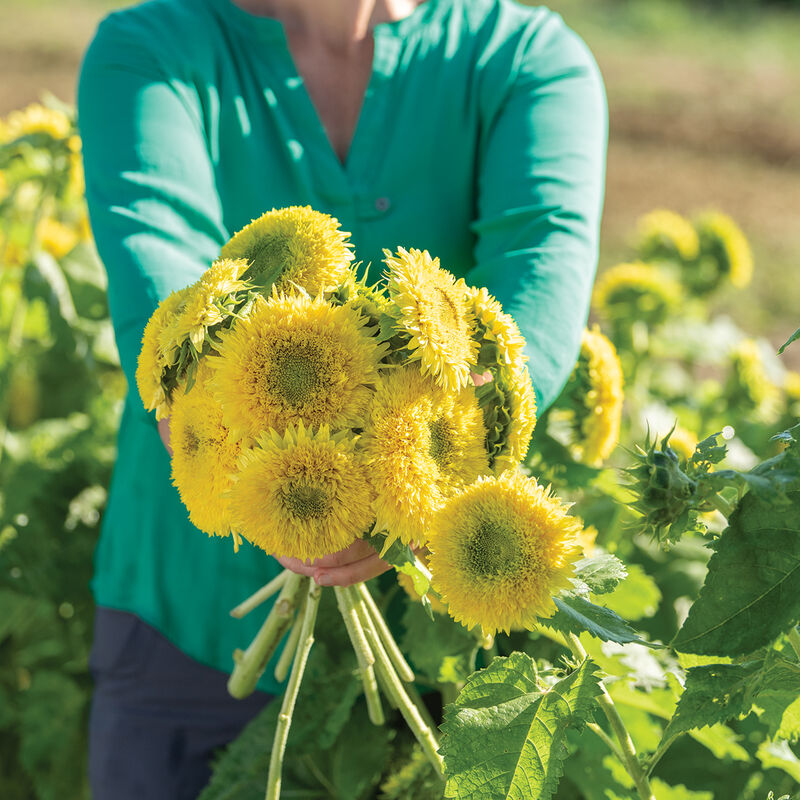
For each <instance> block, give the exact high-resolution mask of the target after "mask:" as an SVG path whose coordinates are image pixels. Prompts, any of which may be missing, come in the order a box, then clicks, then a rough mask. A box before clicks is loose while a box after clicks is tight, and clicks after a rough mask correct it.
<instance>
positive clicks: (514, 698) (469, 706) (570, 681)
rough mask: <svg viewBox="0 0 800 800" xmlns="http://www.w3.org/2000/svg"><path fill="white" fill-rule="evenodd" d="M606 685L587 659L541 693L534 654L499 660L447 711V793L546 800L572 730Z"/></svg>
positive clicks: (468, 798)
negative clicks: (569, 729) (601, 683)
mask: <svg viewBox="0 0 800 800" xmlns="http://www.w3.org/2000/svg"><path fill="white" fill-rule="evenodd" d="M600 691H601V689H600V685H599V678H598V675H597V672H596V667H595V665H594V664H593V663H592V662H591V661H590V660H589V659H587V660H585V661H584V662H583V663H582V664H581V666H580V667H579V668H578V669H577V670H575V672H573V673H572V674H571V675H569V676H567V677H566V678H563V679H562V680H560V681H559V682H558V683H556V684H555V685H553V686H552V687H551V688H550V689H549V690H548V691H547V692H545V693H542V692H541V691H539V687H538V684H537V674H536V667H535V665H534V662H533V660H532V659H531V658H530V656H528V655H525V654H524V653H512V654H511V655H510V656H509V657H508V658H496V659H495V660H494V661H493V662H492V663H491V664H490V665H489V666H488V667H487V668H486V669H484V670H480V671H479V672H476V673H475V674H474V675H472V677H471V678H470V679H469V680H468V681H467V683H466V685H465V686H464V689H463V690H462V691H461V693H460V694H459V696H458V699H457V700H456V702H455V703H453V704H452V705H450V706H448V707H447V708H446V709H445V719H444V722H443V724H442V732H443V734H444V738H443V740H442V748H441V752H442V754H443V756H444V762H445V775H446V777H447V786H446V789H445V797H447V798H458V800H495V798H496V799H497V800H530V798H532V797H535V798H537V800H548V798H550V797H551V796H552V794H553V792H554V791H555V790H556V787H557V786H558V781H559V779H560V777H561V774H562V772H563V762H564V759H565V758H566V756H567V748H566V731H567V729H568V728H570V727H573V726H580V725H582V724H583V723H584V722H585V721H586V720H587V719H588V718H589V716H590V715H591V713H592V709H593V706H594V698H595V697H596V696H597V695H598V694H600Z"/></svg>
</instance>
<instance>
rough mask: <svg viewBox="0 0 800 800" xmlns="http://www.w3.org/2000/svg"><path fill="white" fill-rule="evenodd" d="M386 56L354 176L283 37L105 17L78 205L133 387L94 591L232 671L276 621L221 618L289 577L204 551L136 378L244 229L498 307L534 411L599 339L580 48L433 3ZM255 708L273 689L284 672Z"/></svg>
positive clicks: (200, 20)
mask: <svg viewBox="0 0 800 800" xmlns="http://www.w3.org/2000/svg"><path fill="white" fill-rule="evenodd" d="M374 36H375V53H374V60H373V69H372V75H371V78H370V81H369V85H368V88H367V91H366V96H365V98H364V104H363V107H362V109H361V115H360V118H359V120H358V125H357V128H356V131H355V135H354V137H353V141H352V145H351V147H350V150H349V153H348V155H347V159H346V162H345V163H344V164H343V163H341V162H340V161H339V159H338V158H337V156H336V154H335V152H334V151H333V149H332V147H331V145H330V142H329V140H328V138H327V136H326V133H325V131H324V128H323V127H322V124H321V122H320V120H319V118H318V116H317V114H316V112H315V109H314V107H313V105H312V103H311V101H310V99H309V96H308V94H307V92H306V89H305V87H304V85H303V80H302V79H301V78H300V77H299V75H298V73H297V70H296V68H295V66H294V64H293V61H292V58H291V55H290V52H289V50H288V48H287V44H286V38H285V36H284V31H283V28H282V25H281V23H280V22H278V21H277V20H274V19H269V18H265V17H256V16H253V15H251V14H249V13H247V12H245V11H243V10H241V9H240V8H238V7H237V6H235V5H234V4H233V3H232V2H231V1H230V0H150V2H146V3H143V4H142V5H138V6H135V7H133V8H129V9H126V10H123V11H119V12H116V13H113V14H111V15H110V16H108V17H107V18H106V19H105V20H104V21H103V22H102V23H101V25H100V27H99V29H98V31H97V34H96V36H95V38H94V40H93V42H92V43H91V45H90V47H89V49H88V51H87V53H86V56H85V59H84V62H83V67H82V72H81V78H80V85H79V92H78V116H79V124H80V129H81V135H82V137H83V148H84V160H85V170H86V187H87V199H88V203H89V211H90V217H91V222H92V228H93V230H94V235H95V239H96V242H97V248H98V251H99V253H100V256H101V258H102V260H103V262H104V263H105V266H106V269H107V271H108V278H109V283H108V296H109V302H110V307H111V314H112V319H113V323H114V329H115V332H116V339H117V346H118V348H119V353H120V359H121V362H122V367H123V369H124V371H125V374H126V376H127V378H128V383H129V386H130V387H131V391H130V392H129V394H128V399H127V401H126V404H125V408H124V413H123V417H122V423H121V427H120V432H119V455H118V459H117V463H116V466H115V470H114V475H113V479H112V485H111V491H110V496H109V502H108V507H107V509H106V512H105V516H104V520H103V530H102V535H101V539H100V543H99V545H98V548H97V552H96V556H95V577H94V581H93V590H94V593H95V598H96V601H97V603H98V604H100V605H103V606H107V607H110V608H115V609H121V610H126V611H131V612H133V613H135V614H137V615H138V616H139V617H141V618H142V619H143V620H145V621H146V622H148V623H150V624H151V625H153V626H155V627H156V628H157V629H159V630H160V631H161V632H163V633H164V634H165V635H166V636H168V637H169V638H170V639H171V640H172V641H173V642H174V643H175V644H176V645H177V646H178V647H179V648H181V649H182V650H183V651H184V652H185V653H187V654H188V655H189V656H191V657H193V658H195V659H197V660H199V661H201V662H203V663H205V664H208V665H211V666H213V667H217V668H219V669H223V670H229V669H230V668H231V666H232V659H231V654H232V651H233V650H234V648H236V647H243V646H245V645H247V643H248V642H249V641H250V639H251V637H252V636H253V635H254V634H255V632H256V630H257V627H258V625H259V624H260V620H259V617H261V618H262V619H263V614H259V612H254V613H253V614H251V615H249V616H248V617H245V618H244V619H242V620H233V619H231V618H230V617H229V615H228V611H229V610H230V609H231V608H233V606H235V605H236V604H237V603H239V602H240V601H241V600H242V599H244V598H245V597H247V596H248V595H249V594H251V593H252V592H253V591H255V590H256V589H257V588H258V587H259V586H261V585H262V584H263V583H264V582H265V581H267V580H268V579H270V578H271V577H273V576H274V575H275V574H277V572H278V571H279V566H278V565H277V562H276V561H275V560H274V559H272V558H271V557H270V556H268V555H267V554H265V553H263V552H260V551H258V550H256V549H255V548H253V547H250V546H248V545H245V546H244V547H243V549H242V550H240V552H239V553H238V554H236V555H234V552H233V547H232V543H231V540H230V539H217V538H209V537H207V536H206V535H205V534H202V533H200V532H198V531H197V530H196V529H195V528H194V527H193V526H192V525H191V524H190V523H189V521H188V519H187V513H186V510H185V508H184V507H183V506H182V504H181V502H180V500H179V498H178V494H177V491H176V490H175V488H174V487H173V486H172V485H171V482H170V468H169V460H168V456H167V454H166V451H165V450H164V447H163V445H162V444H161V442H160V440H159V437H158V433H157V430H156V424H155V419H154V417H153V415H151V414H148V413H146V412H145V411H144V409H143V408H142V405H141V402H140V400H139V397H138V395H137V392H136V388H135V381H134V377H133V376H134V371H135V368H136V357H137V354H138V351H139V346H140V342H141V338H142V331H143V329H144V326H145V323H146V322H147V319H148V317H149V316H150V314H151V313H152V312H153V310H154V309H155V308H156V305H157V304H158V302H159V300H161V299H162V298H163V297H165V296H166V295H167V294H169V292H171V291H173V290H175V289H178V288H180V287H183V286H186V285H187V284H189V283H190V282H192V281H194V280H196V279H197V278H198V276H199V275H200V274H201V273H202V272H203V271H204V270H205V269H206V268H207V267H208V266H209V265H210V264H211V262H212V261H213V260H214V259H215V258H216V257H217V256H218V255H219V251H220V247H221V246H222V245H223V243H224V242H225V241H226V240H227V239H228V238H229V236H230V235H231V234H232V233H233V232H234V231H236V230H238V229H240V228H241V227H242V226H244V225H245V224H247V223H248V222H249V221H250V220H251V219H252V218H254V217H257V216H259V215H260V214H261V213H263V212H264V211H266V210H269V209H271V208H273V207H281V206H288V205H298V204H302V205H305V204H308V205H311V206H312V207H313V208H315V209H318V210H320V211H324V212H327V213H329V214H333V215H334V216H336V217H337V218H338V219H339V220H340V221H341V223H342V227H343V229H344V230H347V231H350V232H351V233H352V241H353V243H354V245H355V250H356V256H357V258H358V259H359V260H360V261H362V262H364V263H365V264H366V263H369V262H372V265H373V266H372V270H371V274H372V276H373V277H377V276H378V275H379V273H380V271H381V265H380V259H381V251H382V249H383V248H384V247H388V248H390V249H394V248H396V247H397V246H398V245H400V246H405V247H417V248H420V249H428V250H429V251H430V252H431V253H432V254H433V255H435V256H439V258H440V259H441V263H442V265H443V266H444V267H446V268H447V269H449V270H450V271H451V272H453V273H454V274H455V275H456V276H458V277H464V278H465V279H466V280H467V282H468V283H470V284H474V285H484V286H486V287H488V289H489V290H490V291H491V293H492V294H494V295H495V296H496V297H497V298H498V299H499V300H500V302H501V303H502V304H503V306H504V308H505V309H506V310H507V311H509V312H510V313H511V314H513V315H514V317H515V318H516V320H517V321H518V323H519V325H520V328H521V329H522V332H523V334H524V335H525V337H526V339H527V343H528V355H529V357H530V368H531V374H532V380H533V383H534V387H535V389H536V393H537V399H538V402H539V405H540V408H544V407H546V406H547V405H548V404H549V403H550V402H551V401H552V399H553V398H554V397H555V395H556V394H557V393H558V392H559V390H560V388H561V386H562V385H563V383H564V381H565V380H566V378H567V376H568V375H569V372H570V370H571V368H572V365H573V364H574V362H575V358H576V355H577V352H578V347H579V341H580V335H581V330H582V328H583V326H584V324H585V322H586V316H587V310H588V302H589V296H590V292H591V285H592V281H593V277H594V271H595V266H596V258H597V243H598V242H597V240H598V229H599V222H600V212H601V206H602V196H603V183H604V164H605V145H606V105H605V96H604V92H603V87H602V82H601V79H600V77H599V74H598V70H597V67H596V65H595V62H594V60H593V59H592V57H591V55H590V54H589V53H588V51H587V49H586V47H585V46H584V44H583V43H582V42H581V41H580V39H578V37H577V36H576V35H575V34H574V33H572V32H571V31H570V30H569V29H568V28H567V27H566V26H565V25H564V23H563V22H562V20H561V18H560V17H559V16H558V15H557V14H554V13H552V12H551V11H548V10H547V9H544V8H529V7H524V6H520V5H517V4H516V3H514V2H511V0H427V2H425V3H423V4H422V5H420V6H419V7H417V9H416V10H415V11H414V12H413V13H412V14H411V15H410V16H409V17H406V18H405V19H403V20H401V21H399V22H393V23H386V24H382V25H378V26H377V27H376V28H375V32H374ZM260 687H261V688H263V689H265V690H267V691H276V690H278V687H277V686H276V684H275V683H274V681H273V680H272V678H271V671H270V670H268V671H267V673H266V674H265V676H264V678H262V681H261V683H260Z"/></svg>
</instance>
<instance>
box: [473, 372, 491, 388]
mask: <svg viewBox="0 0 800 800" xmlns="http://www.w3.org/2000/svg"><path fill="white" fill-rule="evenodd" d="M470 377H471V378H472V383H473V384H474V385H475V386H483V384H484V383H489V382H490V381H491V380H492V373H491V372H489V370H488V369H487V370H486V372H484V373H483V375H478V373H477V372H470Z"/></svg>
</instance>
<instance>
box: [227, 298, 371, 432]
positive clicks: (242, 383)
mask: <svg viewBox="0 0 800 800" xmlns="http://www.w3.org/2000/svg"><path fill="white" fill-rule="evenodd" d="M217 350H218V351H219V355H220V357H219V358H215V359H214V360H213V365H214V366H215V368H216V369H217V374H218V381H217V396H218V398H219V400H220V402H221V403H222V404H223V406H224V407H225V419H226V423H227V424H230V426H231V427H232V428H235V429H236V431H237V434H239V435H242V436H251V437H257V436H259V435H260V434H262V433H264V432H266V431H269V430H270V428H274V429H276V430H277V431H278V433H280V434H283V433H284V431H285V430H286V428H287V426H289V425H290V424H295V425H297V424H299V423H300V422H302V423H303V424H305V425H310V426H313V427H318V426H320V425H330V426H331V428H333V429H340V428H351V427H360V426H361V425H362V424H363V420H364V417H365V415H366V412H367V407H368V405H369V403H370V400H371V398H372V394H373V386H374V384H375V383H376V382H377V380H378V372H377V367H378V363H379V362H380V359H381V356H382V354H383V351H384V348H383V346H382V345H380V344H379V343H378V342H377V340H376V339H375V337H373V336H370V334H369V329H367V328H365V319H364V318H363V317H361V315H360V314H358V313H357V312H356V311H353V310H352V309H350V308H348V307H346V306H330V305H328V304H327V303H326V302H325V301H324V300H323V299H322V298H317V299H316V300H312V299H310V298H309V297H307V296H304V295H288V296H287V295H274V296H273V297H271V298H270V299H269V300H265V299H264V298H263V297H261V296H258V297H256V299H255V302H254V303H253V307H252V310H251V311H250V313H249V314H248V315H247V317H245V318H244V319H240V320H237V322H236V324H235V325H234V326H233V327H232V328H231V330H229V331H226V332H225V333H223V335H222V336H221V342H220V344H219V345H217Z"/></svg>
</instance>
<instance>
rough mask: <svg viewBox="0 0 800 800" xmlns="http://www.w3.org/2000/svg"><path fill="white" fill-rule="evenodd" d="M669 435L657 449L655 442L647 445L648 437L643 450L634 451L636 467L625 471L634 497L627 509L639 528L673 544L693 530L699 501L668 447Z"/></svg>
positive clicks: (695, 490)
mask: <svg viewBox="0 0 800 800" xmlns="http://www.w3.org/2000/svg"><path fill="white" fill-rule="evenodd" d="M670 435H671V432H670V433H669V434H667V435H666V436H665V437H664V438H663V439H662V440H661V443H660V445H658V441H657V440H654V441H653V442H652V444H651V443H650V437H649V435H648V437H647V441H646V443H645V448H646V449H644V450H643V449H642V448H640V447H637V448H636V449H637V451H638V452H636V453H634V456H635V458H636V461H637V464H636V465H635V466H634V467H631V468H630V469H628V470H627V472H628V474H629V475H631V476H632V478H633V483H632V484H631V486H630V488H631V490H632V491H633V493H634V496H635V502H633V503H631V507H632V508H634V509H635V510H636V511H638V512H639V513H640V514H641V515H642V517H643V519H642V520H641V522H640V524H641V528H642V530H643V531H644V532H646V533H649V534H651V535H652V536H654V537H656V538H658V539H660V540H661V541H677V540H678V539H679V538H680V536H681V534H682V533H684V531H685V530H687V529H691V528H694V527H695V524H694V523H695V519H696V513H697V512H696V510H695V509H696V505H697V503H698V502H699V501H700V500H701V498H700V497H698V492H697V487H698V482H697V481H696V480H694V479H693V478H691V477H690V476H689V475H687V474H686V472H684V469H683V468H682V467H681V459H680V456H679V455H678V454H677V453H676V452H675V451H674V450H673V449H672V448H671V447H670V446H669V437H670ZM684 467H685V463H684Z"/></svg>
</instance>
